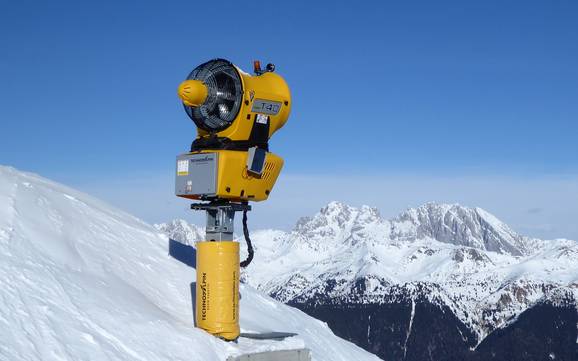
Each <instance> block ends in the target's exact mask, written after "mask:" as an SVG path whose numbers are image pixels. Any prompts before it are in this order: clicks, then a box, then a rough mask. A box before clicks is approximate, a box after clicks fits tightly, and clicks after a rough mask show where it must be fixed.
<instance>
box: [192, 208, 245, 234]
mask: <svg viewBox="0 0 578 361" xmlns="http://www.w3.org/2000/svg"><path fill="white" fill-rule="evenodd" d="M191 209H193V210H199V211H206V212H207V228H206V238H205V240H206V241H213V242H214V241H232V240H233V232H234V225H235V212H243V211H250V210H251V206H250V205H248V204H247V203H231V202H229V201H225V200H216V201H212V202H210V203H193V204H191Z"/></svg>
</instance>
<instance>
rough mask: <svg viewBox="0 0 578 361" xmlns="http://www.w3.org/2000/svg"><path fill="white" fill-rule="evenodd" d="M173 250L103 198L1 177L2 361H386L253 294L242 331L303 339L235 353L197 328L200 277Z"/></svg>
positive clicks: (239, 347) (242, 346)
mask: <svg viewBox="0 0 578 361" xmlns="http://www.w3.org/2000/svg"><path fill="white" fill-rule="evenodd" d="M175 229H176V228H175ZM191 236H192V237H194V235H191ZM170 242H174V241H170V240H169V238H168V237H167V236H166V235H164V234H162V233H160V232H159V231H158V230H156V229H155V228H154V227H152V226H149V225H147V224H145V223H143V222H142V221H140V220H138V219H136V218H135V217H133V216H131V215H129V214H126V213H124V212H122V211H120V210H118V209H115V208H113V207H111V206H109V205H107V204H105V203H103V202H101V201H99V200H97V199H95V198H92V197H90V196H88V195H86V194H83V193H81V192H78V191H75V190H73V189H71V188H68V187H65V186H62V185H59V184H56V183H54V182H51V181H49V180H46V179H44V178H41V177H39V176H36V175H33V174H29V173H22V172H19V171H17V170H15V169H14V168H10V167H3V166H0V340H1V341H0V360H2V361H17V360H71V361H72V360H75V361H76V360H147V361H157V360H167V361H168V360H171V361H174V360H188V361H190V360H198V361H211V360H215V361H216V360H220V361H223V360H225V359H226V358H227V357H228V356H230V355H238V354H242V353H246V352H258V351H263V350H275V349H288V348H301V347H307V348H310V349H311V350H312V354H313V359H315V360H327V361H329V360H331V361H333V360H343V361H346V360H347V361H349V360H378V359H377V357H375V356H374V355H371V354H370V353H368V352H366V351H363V350H362V349H360V348H358V347H356V346H355V345H353V344H351V343H349V342H347V341H344V340H342V339H340V338H338V337H336V336H335V335H334V334H333V333H332V332H331V330H329V328H328V327H327V325H325V324H324V323H322V322H319V321H317V320H315V319H313V318H311V317H309V316H307V315H306V314H304V313H303V312H301V311H299V310H297V309H294V308H292V307H288V306H286V305H283V304H281V303H279V302H277V301H275V300H273V299H271V298H270V297H268V296H266V295H264V294H262V293H260V292H258V291H256V290H255V289H253V288H252V287H251V286H249V285H243V286H242V287H241V294H242V298H241V304H240V307H241V327H242V330H243V331H245V332H247V331H255V332H265V331H288V332H296V333H298V334H299V336H296V337H291V338H289V339H286V340H284V341H255V340H248V339H243V338H241V339H240V340H239V342H238V343H233V342H224V341H221V340H219V339H217V338H215V337H213V336H211V335H209V334H207V333H205V332H204V331H201V330H199V329H196V328H194V327H193V315H192V306H191V305H192V303H191V293H190V289H191V282H193V281H194V279H195V270H194V268H191V267H189V266H187V265H186V264H184V263H181V262H179V261H178V260H177V259H175V258H173V257H171V255H170V254H169V253H170V249H169V245H170V244H171V243H170ZM178 247H180V248H179V249H180V251H181V252H183V253H187V252H188V253H187V256H188V257H190V256H193V257H192V258H193V259H194V249H193V248H192V247H187V246H185V245H181V246H178ZM173 256H174V254H173Z"/></svg>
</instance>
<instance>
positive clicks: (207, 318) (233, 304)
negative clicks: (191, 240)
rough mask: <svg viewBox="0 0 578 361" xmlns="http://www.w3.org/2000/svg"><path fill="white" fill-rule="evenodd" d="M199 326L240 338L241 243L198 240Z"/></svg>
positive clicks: (197, 303)
mask: <svg viewBox="0 0 578 361" xmlns="http://www.w3.org/2000/svg"><path fill="white" fill-rule="evenodd" d="M196 293H197V294H196V309H195V321H196V326H197V327H199V328H202V329H204V330H205V331H207V332H209V333H211V334H213V335H215V336H217V337H221V338H223V339H226V340H235V339H237V338H238V337H239V333H240V329H239V243H237V242H233V241H227V242H197V287H196Z"/></svg>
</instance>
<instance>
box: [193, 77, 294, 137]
mask: <svg viewBox="0 0 578 361" xmlns="http://www.w3.org/2000/svg"><path fill="white" fill-rule="evenodd" d="M237 70H238V72H239V75H240V76H241V82H242V83H243V102H242V103H241V108H240V110H239V114H238V115H237V117H236V118H235V121H234V122H233V124H231V126H230V127H228V128H227V129H225V130H222V131H220V132H218V133H216V135H217V137H225V138H229V139H231V140H247V139H249V135H250V134H251V129H252V128H253V122H254V118H255V115H256V114H257V113H259V112H253V111H252V109H253V103H254V102H255V100H258V99H261V100H267V101H271V102H276V103H278V104H279V112H278V113H277V114H275V115H270V114H269V115H268V116H269V122H270V126H269V138H271V136H272V135H273V133H275V132H276V131H277V130H279V129H280V128H281V127H283V125H285V123H286V122H287V118H289V113H290V112H291V105H292V104H291V92H290V91H289V86H288V85H287V83H286V82H285V80H284V79H283V77H282V76H280V75H279V74H277V73H272V72H266V73H263V74H262V75H258V76H256V75H251V74H247V73H245V72H244V71H242V70H241V69H239V68H237ZM207 135H209V132H207V131H205V130H202V129H198V136H199V137H204V136H207Z"/></svg>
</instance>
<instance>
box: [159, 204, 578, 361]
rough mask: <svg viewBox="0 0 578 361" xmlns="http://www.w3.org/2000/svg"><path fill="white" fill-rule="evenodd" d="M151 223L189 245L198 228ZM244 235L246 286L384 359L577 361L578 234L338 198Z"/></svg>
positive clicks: (453, 210)
mask: <svg viewBox="0 0 578 361" xmlns="http://www.w3.org/2000/svg"><path fill="white" fill-rule="evenodd" d="M156 227H157V228H158V229H159V230H161V231H163V232H165V233H167V234H168V235H169V236H170V237H172V238H174V239H176V240H180V241H182V242H184V243H187V244H191V245H192V244H193V243H194V241H196V240H199V239H202V237H203V233H204V232H203V231H202V229H201V228H200V227H197V226H194V225H190V224H188V223H187V222H185V221H183V220H175V221H172V222H170V223H166V224H160V225H156ZM251 238H252V240H253V243H254V246H255V254H256V256H255V259H254V261H253V263H252V264H251V265H250V266H249V267H248V268H247V269H245V270H244V272H243V275H242V277H243V278H242V279H243V281H244V282H245V283H247V284H249V285H252V286H254V287H255V288H257V289H259V290H261V291H263V292H265V293H267V294H269V295H271V296H272V297H274V298H275V299H277V300H279V301H282V302H284V303H286V304H289V305H292V306H295V307H297V308H300V309H302V310H303V311H305V312H306V313H308V314H310V315H312V316H314V317H316V318H318V319H321V320H323V321H325V322H327V323H328V325H329V326H330V327H331V329H332V330H333V331H334V332H335V333H336V334H337V335H339V336H341V337H344V338H346V339H348V340H350V341H352V342H354V343H356V344H357V345H358V346H361V347H363V348H365V349H366V350H368V351H370V352H373V353H375V354H376V355H378V356H380V357H381V358H383V359H384V360H486V359H493V360H517V359H520V360H522V359H524V360H534V359H535V360H542V359H556V360H575V359H576V351H577V348H576V342H577V330H576V325H577V322H578V319H577V314H576V299H577V298H578V244H577V242H576V241H573V240H568V239H554V240H541V239H536V238H531V237H526V236H522V235H519V234H517V233H516V232H515V231H514V230H512V229H511V228H510V227H509V226H508V225H506V224H505V223H503V222H501V221H500V220H499V219H498V218H496V217H495V216H493V215H492V214H490V213H489V212H487V211H485V210H483V209H481V208H469V207H464V206H461V205H457V204H439V203H427V204H424V205H422V206H420V207H417V208H411V209H408V210H406V211H404V212H402V213H401V214H399V215H398V216H397V217H395V218H393V219H384V218H382V217H381V216H380V214H379V212H378V210H377V209H375V208H372V207H368V206H362V207H360V208H356V207H351V206H348V205H346V204H343V203H339V202H331V203H329V204H328V205H327V206H325V207H323V208H322V209H321V210H320V211H319V212H318V213H316V214H315V215H313V216H311V217H303V218H301V219H300V220H299V221H298V222H297V223H296V225H295V227H294V229H293V230H291V231H288V232H287V231H280V230H259V231H255V232H253V233H252V236H251ZM241 241H242V240H241Z"/></svg>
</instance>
